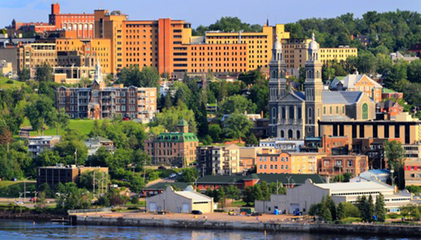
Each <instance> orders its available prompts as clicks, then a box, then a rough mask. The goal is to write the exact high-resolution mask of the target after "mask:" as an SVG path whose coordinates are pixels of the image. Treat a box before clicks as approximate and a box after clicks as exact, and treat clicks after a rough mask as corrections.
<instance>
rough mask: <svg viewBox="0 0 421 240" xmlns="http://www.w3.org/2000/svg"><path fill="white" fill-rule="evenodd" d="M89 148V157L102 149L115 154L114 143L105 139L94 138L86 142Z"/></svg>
mask: <svg viewBox="0 0 421 240" xmlns="http://www.w3.org/2000/svg"><path fill="white" fill-rule="evenodd" d="M85 145H86V147H87V148H88V156H91V155H94V154H95V153H96V152H97V151H98V149H99V148H100V147H104V148H105V149H106V150H107V151H109V152H114V149H115V148H114V142H113V141H111V140H110V139H106V138H103V137H99V136H97V137H92V138H89V139H86V140H85Z"/></svg>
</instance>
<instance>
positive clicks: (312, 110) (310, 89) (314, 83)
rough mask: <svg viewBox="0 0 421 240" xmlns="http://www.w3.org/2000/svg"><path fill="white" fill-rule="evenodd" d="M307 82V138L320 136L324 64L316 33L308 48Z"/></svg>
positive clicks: (305, 84) (305, 83)
mask: <svg viewBox="0 0 421 240" xmlns="http://www.w3.org/2000/svg"><path fill="white" fill-rule="evenodd" d="M305 68H306V80H305V82H304V88H305V96H306V106H305V107H306V136H309V137H315V136H318V134H319V133H318V123H317V121H319V120H320V119H321V115H322V113H321V111H322V104H323V102H322V91H323V83H322V63H321V62H320V61H319V44H318V43H317V42H316V39H315V36H314V33H313V34H312V40H311V42H310V43H309V46H308V60H307V62H306V65H305Z"/></svg>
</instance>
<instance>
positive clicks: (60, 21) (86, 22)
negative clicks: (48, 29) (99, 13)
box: [49, 3, 95, 38]
mask: <svg viewBox="0 0 421 240" xmlns="http://www.w3.org/2000/svg"><path fill="white" fill-rule="evenodd" d="M49 24H50V25H53V26H55V29H62V30H65V31H67V32H69V33H67V35H66V36H67V37H68V38H69V37H70V38H94V27H95V26H94V24H95V18H94V14H93V13H91V14H87V13H82V14H75V13H60V4H58V3H53V4H51V14H50V15H49Z"/></svg>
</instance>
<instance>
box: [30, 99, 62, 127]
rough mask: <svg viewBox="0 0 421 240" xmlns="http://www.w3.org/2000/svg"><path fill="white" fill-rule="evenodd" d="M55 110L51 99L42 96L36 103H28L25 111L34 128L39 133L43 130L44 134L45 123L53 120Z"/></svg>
mask: <svg viewBox="0 0 421 240" xmlns="http://www.w3.org/2000/svg"><path fill="white" fill-rule="evenodd" d="M55 111H56V110H55V109H54V107H53V102H52V101H51V99H48V98H47V97H45V96H40V97H39V98H38V100H36V101H35V102H34V103H32V104H28V106H27V107H26V111H25V112H26V117H27V118H28V119H29V122H30V123H31V126H32V128H33V129H34V130H37V131H38V133H39V132H40V131H41V134H42V135H44V129H45V125H46V123H48V122H52V118H54V112H55Z"/></svg>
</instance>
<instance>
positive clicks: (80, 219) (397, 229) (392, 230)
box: [70, 215, 421, 237]
mask: <svg viewBox="0 0 421 240" xmlns="http://www.w3.org/2000/svg"><path fill="white" fill-rule="evenodd" d="M70 218H71V221H72V222H73V223H76V224H77V225H96V226H121V227H136V226H144V227H161V228H162V227H164V228H167V227H168V228H185V229H208V230H210V229H218V230H231V231H232V230H243V231H244V230H246V231H259V232H262V231H266V232H299V233H309V234H311V233H320V234H339V235H371V236H395V237H398V236H399V237H404V236H406V237H421V227H420V226H409V225H405V226H401V225H387V224H382V225H380V224H323V223H279V222H278V223H277V222H263V221H260V222H245V221H216V220H208V219H165V218H164V219H154V218H152V219H151V218H123V217H102V216H89V215H72V216H70Z"/></svg>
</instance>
